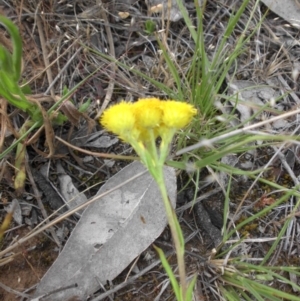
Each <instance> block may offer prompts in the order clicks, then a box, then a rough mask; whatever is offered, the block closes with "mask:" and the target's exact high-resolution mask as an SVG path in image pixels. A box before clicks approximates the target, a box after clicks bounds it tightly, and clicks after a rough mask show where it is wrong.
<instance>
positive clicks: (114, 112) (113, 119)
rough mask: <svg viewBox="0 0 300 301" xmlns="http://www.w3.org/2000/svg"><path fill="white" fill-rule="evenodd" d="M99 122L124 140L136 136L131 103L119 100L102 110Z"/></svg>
mask: <svg viewBox="0 0 300 301" xmlns="http://www.w3.org/2000/svg"><path fill="white" fill-rule="evenodd" d="M100 123H101V124H102V126H103V127H105V128H106V129H107V130H108V131H110V132H113V133H114V134H116V135H118V136H120V138H122V139H123V140H125V141H128V138H130V137H131V136H132V138H137V136H138V132H137V129H136V118H135V114H134V109H133V106H132V104H131V103H127V102H121V103H119V104H117V105H114V106H112V107H110V108H108V109H107V110H105V111H104V113H103V115H102V117H101V118H100Z"/></svg>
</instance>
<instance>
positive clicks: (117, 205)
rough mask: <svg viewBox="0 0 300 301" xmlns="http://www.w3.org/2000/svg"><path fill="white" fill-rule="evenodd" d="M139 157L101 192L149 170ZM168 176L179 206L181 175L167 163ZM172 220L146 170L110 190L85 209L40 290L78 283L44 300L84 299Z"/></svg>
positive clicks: (115, 273) (171, 194) (109, 181)
mask: <svg viewBox="0 0 300 301" xmlns="http://www.w3.org/2000/svg"><path fill="white" fill-rule="evenodd" d="M144 170H145V168H144V166H143V165H141V164H140V163H139V162H134V163H132V164H130V165H128V166H127V167H125V168H124V169H123V170H121V171H120V172H119V173H118V174H116V175H115V176H114V177H112V178H111V179H109V180H108V181H107V183H106V184H105V185H104V186H102V188H101V189H100V191H99V194H101V193H103V192H105V191H107V190H109V189H112V188H114V187H116V186H117V185H119V184H121V183H123V182H124V181H125V180H127V179H129V178H131V177H133V176H134V175H137V174H138V173H140V172H142V171H144ZM165 180H166V186H167V189H168V194H169V197H170V200H171V202H172V205H173V206H174V207H175V198H176V177H175V171H174V170H173V169H172V168H169V167H166V168H165ZM166 224H167V220H166V216H165V209H164V206H163V203H162V200H161V195H160V191H159V190H158V187H157V184H156V183H155V181H154V180H153V179H152V177H151V176H150V175H149V174H148V173H145V174H143V175H142V176H141V177H139V178H137V179H136V180H134V181H132V182H131V183H130V184H129V185H126V186H122V187H121V188H119V189H117V190H115V191H114V192H112V193H110V194H108V195H107V196H105V197H103V198H101V199H99V200H98V201H97V202H94V203H92V204H91V205H90V206H89V207H88V208H87V209H86V210H85V211H84V213H83V215H82V217H81V219H80V221H79V222H78V224H77V226H76V227H75V229H74V230H73V232H72V234H71V236H70V238H69V240H68V242H67V244H66V246H65V247H64V249H63V251H62V253H61V254H60V255H59V257H58V259H57V260H56V261H55V263H54V264H53V266H52V267H51V268H50V270H49V271H48V272H47V273H46V275H45V276H44V277H43V279H42V280H41V282H40V284H39V285H38V287H37V291H36V293H35V296H39V295H44V294H45V293H49V292H52V291H54V290H56V289H58V288H63V287H67V286H70V285H74V284H75V283H76V284H77V287H72V288H69V289H66V290H62V291H60V292H56V293H53V294H51V295H50V296H49V297H47V298H46V299H44V298H43V300H51V301H56V300H57V301H58V300H68V298H70V297H74V296H77V297H79V298H81V299H85V298H86V297H87V296H88V295H90V294H91V293H93V292H95V291H96V290H97V289H99V288H100V285H99V283H106V281H107V280H113V279H114V278H115V277H117V276H118V275H119V274H120V273H121V272H122V271H123V270H124V269H125V268H126V267H127V266H128V265H129V264H130V263H131V262H132V260H134V259H135V258H136V257H137V256H138V255H139V254H140V253H141V252H143V251H144V250H145V249H146V248H147V247H148V246H149V245H150V244H151V243H152V242H153V241H154V240H155V239H156V238H157V237H158V236H159V235H160V234H161V232H162V231H163V230H164V228H165V226H166Z"/></svg>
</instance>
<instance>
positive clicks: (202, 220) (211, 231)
mask: <svg viewBox="0 0 300 301" xmlns="http://www.w3.org/2000/svg"><path fill="white" fill-rule="evenodd" d="M194 212H195V214H196V218H197V224H198V225H199V227H200V228H202V229H203V230H204V231H205V232H206V233H207V234H208V235H209V236H210V238H211V240H212V241H213V243H214V247H217V246H218V245H219V244H220V243H221V242H222V235H221V231H220V230H219V229H218V228H217V227H215V226H214V225H213V224H212V222H211V219H210V216H209V214H208V212H207V211H206V210H205V208H204V206H203V205H202V204H201V202H199V203H197V204H196V205H195V209H194Z"/></svg>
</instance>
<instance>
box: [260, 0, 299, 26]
mask: <svg viewBox="0 0 300 301" xmlns="http://www.w3.org/2000/svg"><path fill="white" fill-rule="evenodd" d="M262 2H263V3H264V4H265V5H266V6H267V7H269V8H270V9H271V10H272V11H273V12H274V13H275V14H277V15H278V16H280V17H281V18H283V19H284V20H286V21H287V22H289V23H291V25H293V26H294V27H296V28H300V21H299V20H300V19H299V17H300V6H299V2H298V1H295V0H285V1H282V0H262Z"/></svg>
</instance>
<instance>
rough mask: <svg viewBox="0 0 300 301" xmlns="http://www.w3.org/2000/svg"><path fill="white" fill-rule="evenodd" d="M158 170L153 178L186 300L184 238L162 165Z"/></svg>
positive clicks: (182, 295) (183, 297)
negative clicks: (160, 200) (170, 237)
mask: <svg viewBox="0 0 300 301" xmlns="http://www.w3.org/2000/svg"><path fill="white" fill-rule="evenodd" d="M158 169H159V170H160V171H159V172H158V173H157V177H156V178H155V180H156V182H157V184H158V186H159V189H160V191H161V195H162V199H163V202H164V206H165V210H166V215H167V220H168V223H169V226H170V229H171V234H172V238H173V241H174V246H175V250H176V256H177V264H178V271H179V280H180V285H181V298H182V299H181V300H183V301H185V300H186V290H187V282H186V273H185V263H184V250H185V249H184V238H183V234H182V232H181V229H180V226H179V222H178V219H177V216H176V213H175V211H174V209H173V207H172V205H171V202H170V199H169V196H168V192H167V189H166V185H165V181H164V175H163V166H162V167H161V168H160V167H159V168H158Z"/></svg>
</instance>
